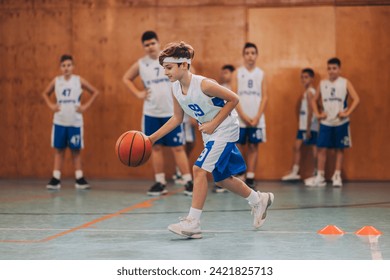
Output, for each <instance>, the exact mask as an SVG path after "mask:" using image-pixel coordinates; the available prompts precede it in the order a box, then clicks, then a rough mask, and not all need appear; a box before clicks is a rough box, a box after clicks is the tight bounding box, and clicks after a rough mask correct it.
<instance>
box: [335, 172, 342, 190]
mask: <svg viewBox="0 0 390 280" xmlns="http://www.w3.org/2000/svg"><path fill="white" fill-rule="evenodd" d="M332 183H333V187H342V186H343V180H342V179H341V175H340V174H338V173H335V174H334V175H333V176H332Z"/></svg>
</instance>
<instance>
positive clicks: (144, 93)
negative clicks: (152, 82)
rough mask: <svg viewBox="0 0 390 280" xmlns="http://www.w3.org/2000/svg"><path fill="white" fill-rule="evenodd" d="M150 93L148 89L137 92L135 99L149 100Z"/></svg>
mask: <svg viewBox="0 0 390 280" xmlns="http://www.w3.org/2000/svg"><path fill="white" fill-rule="evenodd" d="M150 92H151V90H150V88H146V89H144V90H141V91H139V92H138V93H137V97H138V98H139V99H145V100H149V98H150Z"/></svg>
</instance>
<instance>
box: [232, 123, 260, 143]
mask: <svg viewBox="0 0 390 280" xmlns="http://www.w3.org/2000/svg"><path fill="white" fill-rule="evenodd" d="M266 140H267V139H266V134H265V128H259V127H240V137H239V138H238V141H237V144H241V145H244V144H246V142H247V141H248V143H251V144H257V143H264V142H266Z"/></svg>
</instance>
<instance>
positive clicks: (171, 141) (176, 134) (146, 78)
mask: <svg viewBox="0 0 390 280" xmlns="http://www.w3.org/2000/svg"><path fill="white" fill-rule="evenodd" d="M138 65H139V75H140V77H141V79H142V81H143V83H144V86H145V88H148V89H150V96H149V98H148V99H145V101H144V105H143V114H144V118H143V125H142V126H143V131H144V133H145V134H146V135H147V136H149V135H151V134H153V133H154V132H156V131H157V130H158V129H159V128H160V127H162V126H163V125H164V124H165V123H166V122H167V121H168V120H169V119H170V118H171V117H172V115H173V100H172V90H171V82H170V81H169V79H168V78H167V77H166V76H165V75H164V68H163V67H162V66H161V65H160V64H159V62H158V59H151V58H150V57H149V56H145V57H143V58H141V59H139V60H138ZM155 144H161V145H164V146H168V147H175V146H181V145H183V144H184V133H183V128H182V126H178V127H177V128H176V129H174V130H173V131H171V132H170V133H169V134H167V135H166V136H164V137H163V138H161V139H159V140H158V141H157V142H156V143H155Z"/></svg>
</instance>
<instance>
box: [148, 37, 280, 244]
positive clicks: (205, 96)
mask: <svg viewBox="0 0 390 280" xmlns="http://www.w3.org/2000/svg"><path fill="white" fill-rule="evenodd" d="M193 57H194V49H193V48H192V47H191V46H190V45H188V44H186V43H184V42H181V43H171V44H169V45H168V46H167V47H166V48H165V49H164V50H163V51H162V52H161V54H160V57H159V61H160V64H161V65H162V66H163V67H164V69H165V75H167V77H168V78H169V80H170V81H171V82H173V85H172V91H173V96H174V98H173V103H174V114H173V116H172V117H171V118H170V119H169V121H168V122H167V123H166V124H165V125H164V126H162V127H161V128H160V129H159V130H157V131H156V132H155V133H153V134H152V135H151V136H150V140H151V141H152V143H154V142H156V141H157V140H158V139H160V138H161V137H164V135H166V134H168V133H169V132H170V131H171V130H172V129H174V128H175V127H177V126H178V125H179V124H180V123H181V122H182V121H183V115H184V112H185V113H187V114H188V115H190V116H192V117H194V118H195V119H196V120H197V121H198V123H199V130H200V131H201V132H202V137H203V141H204V144H205V148H204V150H203V152H202V153H201V154H200V156H199V158H198V159H197V161H196V162H195V165H194V167H193V174H194V193H193V196H192V207H191V208H190V211H189V214H188V216H187V217H186V218H184V219H181V220H180V222H179V223H177V224H172V225H170V226H169V227H168V229H169V230H170V231H172V232H173V233H176V234H179V235H181V236H185V237H188V238H201V237H202V235H201V229H200V216H201V214H202V209H203V206H204V203H205V200H206V197H207V188H208V184H207V173H212V175H213V177H214V181H215V182H216V184H218V185H219V186H221V187H224V188H226V189H228V190H230V191H232V192H234V193H236V194H238V195H240V196H242V197H244V198H246V199H247V200H248V202H249V204H250V205H251V206H252V213H253V214H254V222H253V225H254V227H256V228H258V227H260V226H261V225H262V224H263V223H264V222H265V219H266V213H267V208H268V207H269V206H270V205H271V204H272V202H273V198H274V196H273V194H272V193H260V192H255V191H254V190H252V189H250V188H249V187H248V186H247V185H246V184H245V183H244V182H243V181H241V180H239V179H237V178H235V177H233V176H232V175H234V174H237V173H238V172H241V171H245V168H246V167H245V162H244V159H243V158H242V156H241V154H240V152H239V150H238V149H237V147H236V145H235V142H236V141H237V140H238V136H239V126H238V120H237V117H236V115H235V114H234V112H233V109H234V108H235V107H236V105H237V104H238V102H239V98H238V96H237V95H236V94H234V93H233V92H232V91H230V90H228V89H226V88H224V87H222V86H220V85H219V84H218V83H216V82H214V81H212V80H210V79H207V78H205V77H202V76H198V75H194V74H192V73H191V72H190V71H189V68H190V65H191V62H192V58H193Z"/></svg>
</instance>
